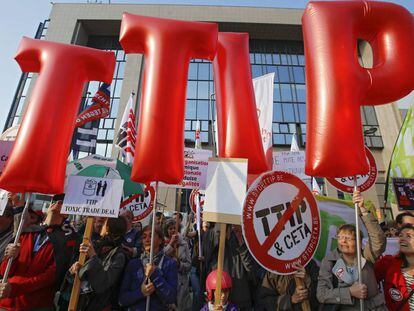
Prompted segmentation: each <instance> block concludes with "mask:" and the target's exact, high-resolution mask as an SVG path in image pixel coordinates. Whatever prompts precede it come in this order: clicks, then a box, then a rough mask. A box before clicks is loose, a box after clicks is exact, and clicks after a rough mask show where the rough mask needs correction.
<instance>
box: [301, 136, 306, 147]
mask: <svg viewBox="0 0 414 311" xmlns="http://www.w3.org/2000/svg"><path fill="white" fill-rule="evenodd" d="M301 137H302V145H306V135H301Z"/></svg>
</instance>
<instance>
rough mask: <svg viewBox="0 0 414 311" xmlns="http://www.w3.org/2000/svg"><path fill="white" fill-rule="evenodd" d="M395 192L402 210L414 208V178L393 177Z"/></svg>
mask: <svg viewBox="0 0 414 311" xmlns="http://www.w3.org/2000/svg"><path fill="white" fill-rule="evenodd" d="M392 183H393V185H394V194H395V198H396V201H397V204H398V207H399V209H400V210H411V211H412V210H414V178H393V179H392Z"/></svg>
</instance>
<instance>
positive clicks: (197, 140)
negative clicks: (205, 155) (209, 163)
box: [194, 120, 201, 149]
mask: <svg viewBox="0 0 414 311" xmlns="http://www.w3.org/2000/svg"><path fill="white" fill-rule="evenodd" d="M194 148H195V149H201V139H200V120H197V123H196V131H195V146H194Z"/></svg>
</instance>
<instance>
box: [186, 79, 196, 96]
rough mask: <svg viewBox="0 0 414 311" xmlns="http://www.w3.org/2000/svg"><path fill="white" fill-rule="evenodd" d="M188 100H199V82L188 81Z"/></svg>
mask: <svg viewBox="0 0 414 311" xmlns="http://www.w3.org/2000/svg"><path fill="white" fill-rule="evenodd" d="M187 98H191V99H194V98H197V82H196V81H188V83H187Z"/></svg>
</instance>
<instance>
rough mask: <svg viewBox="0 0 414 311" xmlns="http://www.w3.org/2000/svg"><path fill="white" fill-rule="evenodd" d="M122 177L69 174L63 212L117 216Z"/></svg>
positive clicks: (122, 182)
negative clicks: (110, 177)
mask: <svg viewBox="0 0 414 311" xmlns="http://www.w3.org/2000/svg"><path fill="white" fill-rule="evenodd" d="M123 184H124V181H123V180H122V179H109V178H98V177H88V176H69V178H68V186H67V188H66V195H65V199H64V201H63V205H62V210H61V213H62V214H70V215H81V216H102V217H113V218H117V217H118V213H119V203H120V202H121V198H122V187H123Z"/></svg>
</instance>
